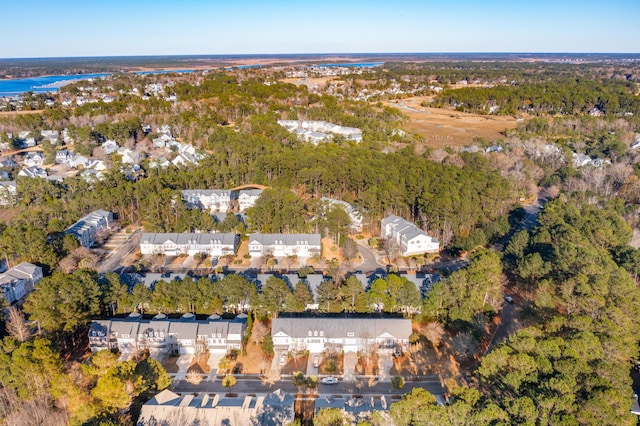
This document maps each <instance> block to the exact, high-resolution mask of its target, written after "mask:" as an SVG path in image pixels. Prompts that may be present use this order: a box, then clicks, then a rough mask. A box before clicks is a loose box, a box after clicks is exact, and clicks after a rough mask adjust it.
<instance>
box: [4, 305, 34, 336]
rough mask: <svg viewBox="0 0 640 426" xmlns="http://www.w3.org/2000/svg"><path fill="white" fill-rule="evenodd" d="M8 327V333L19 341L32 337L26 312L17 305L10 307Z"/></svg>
mask: <svg viewBox="0 0 640 426" xmlns="http://www.w3.org/2000/svg"><path fill="white" fill-rule="evenodd" d="M6 327H7V333H9V335H10V336H11V337H13V338H14V339H16V340H17V341H19V342H25V341H27V340H29V338H30V337H31V331H30V330H29V325H28V324H27V321H26V320H25V319H24V314H23V313H22V311H20V310H19V309H18V308H16V307H15V306H12V307H10V308H9V316H8V317H7V323H6Z"/></svg>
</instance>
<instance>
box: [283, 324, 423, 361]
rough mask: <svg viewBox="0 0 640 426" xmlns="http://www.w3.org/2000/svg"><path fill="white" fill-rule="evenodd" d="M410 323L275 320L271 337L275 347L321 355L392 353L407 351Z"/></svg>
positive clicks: (410, 331)
mask: <svg viewBox="0 0 640 426" xmlns="http://www.w3.org/2000/svg"><path fill="white" fill-rule="evenodd" d="M411 333H412V330H411V320H408V319H404V318H284V317H280V318H275V319H273V320H272V322H271V337H272V339H273V345H274V347H275V348H279V349H283V350H288V351H305V350H308V351H309V352H311V353H321V352H324V351H325V350H337V351H341V350H342V351H344V352H359V351H361V352H367V351H373V352H382V351H384V352H392V351H395V350H396V349H400V350H406V349H407V348H408V346H409V336H411Z"/></svg>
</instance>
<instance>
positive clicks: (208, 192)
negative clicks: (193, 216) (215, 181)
mask: <svg viewBox="0 0 640 426" xmlns="http://www.w3.org/2000/svg"><path fill="white" fill-rule="evenodd" d="M182 195H183V196H185V195H190V196H196V197H203V196H204V197H210V196H212V195H217V196H218V197H221V196H226V197H229V198H233V191H231V190H230V189H183V190H182Z"/></svg>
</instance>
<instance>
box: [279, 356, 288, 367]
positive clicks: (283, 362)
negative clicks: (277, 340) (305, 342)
mask: <svg viewBox="0 0 640 426" xmlns="http://www.w3.org/2000/svg"><path fill="white" fill-rule="evenodd" d="M286 363H287V355H286V354H282V356H281V357H280V365H285V364H286Z"/></svg>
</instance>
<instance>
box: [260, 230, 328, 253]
mask: <svg viewBox="0 0 640 426" xmlns="http://www.w3.org/2000/svg"><path fill="white" fill-rule="evenodd" d="M320 242H321V238H320V234H251V235H249V254H250V255H251V257H261V256H267V255H270V256H274V257H286V256H298V257H303V258H307V257H312V256H314V255H316V254H318V255H319V254H320V253H321V243H320Z"/></svg>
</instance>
